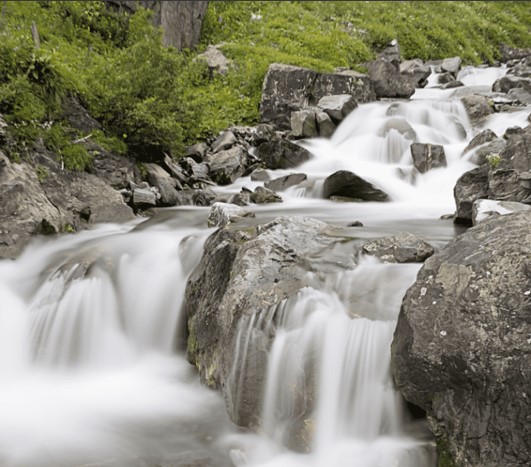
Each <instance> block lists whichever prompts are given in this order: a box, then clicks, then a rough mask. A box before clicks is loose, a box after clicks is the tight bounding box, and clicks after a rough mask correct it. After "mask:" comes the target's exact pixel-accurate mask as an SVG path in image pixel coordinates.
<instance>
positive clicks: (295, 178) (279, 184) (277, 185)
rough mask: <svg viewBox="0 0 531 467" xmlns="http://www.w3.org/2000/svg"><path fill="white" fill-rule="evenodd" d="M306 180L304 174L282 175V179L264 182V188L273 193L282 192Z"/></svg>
mask: <svg viewBox="0 0 531 467" xmlns="http://www.w3.org/2000/svg"><path fill="white" fill-rule="evenodd" d="M307 178H308V177H307V175H306V174H300V173H299V174H289V175H284V176H283V177H278V178H275V179H274V180H269V181H266V182H265V183H264V186H265V187H266V188H269V189H270V190H273V191H284V190H287V189H288V188H290V187H292V186H295V185H298V184H299V183H302V182H304V180H306V179H307Z"/></svg>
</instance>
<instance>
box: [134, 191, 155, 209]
mask: <svg viewBox="0 0 531 467" xmlns="http://www.w3.org/2000/svg"><path fill="white" fill-rule="evenodd" d="M156 205H157V197H156V196H155V193H153V191H151V190H149V189H146V188H137V189H136V190H134V191H133V206H135V207H137V208H139V207H145V206H156Z"/></svg>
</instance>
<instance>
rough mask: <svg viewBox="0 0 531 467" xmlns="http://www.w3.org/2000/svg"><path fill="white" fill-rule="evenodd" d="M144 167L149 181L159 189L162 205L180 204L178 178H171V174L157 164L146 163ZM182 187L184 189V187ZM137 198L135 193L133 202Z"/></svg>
mask: <svg viewBox="0 0 531 467" xmlns="http://www.w3.org/2000/svg"><path fill="white" fill-rule="evenodd" d="M144 169H145V171H146V177H147V180H148V182H149V183H150V184H151V185H153V186H154V187H156V188H157V189H158V190H159V193H160V205H162V206H175V205H176V204H180V202H179V201H180V199H179V193H177V190H176V188H177V180H176V179H174V178H171V176H170V174H169V173H168V172H166V171H165V170H164V169H163V168H162V167H161V166H160V165H157V164H151V163H147V164H144ZM180 188H181V189H182V187H180ZM135 199H136V198H135V195H134V193H133V203H135Z"/></svg>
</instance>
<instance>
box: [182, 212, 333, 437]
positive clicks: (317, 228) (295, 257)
mask: <svg viewBox="0 0 531 467" xmlns="http://www.w3.org/2000/svg"><path fill="white" fill-rule="evenodd" d="M338 232H340V230H339V229H338V228H337V227H332V226H330V225H328V224H325V223H324V222H321V221H317V220H314V219H306V218H302V217H280V218H277V219H275V220H274V221H273V222H271V223H268V224H265V225H258V226H251V227H250V226H248V225H242V226H240V224H239V223H237V224H231V225H229V226H228V227H226V228H223V229H220V230H217V231H216V232H214V233H213V234H212V235H211V236H210V237H209V238H208V240H207V241H206V243H205V246H204V252H203V257H202V258H201V261H200V263H199V265H198V266H197V267H196V269H195V270H194V271H193V273H192V274H191V276H190V278H189V280H188V283H187V285H186V292H185V298H184V303H183V312H184V313H185V316H186V318H187V323H188V332H189V337H188V346H187V358H188V360H189V361H190V362H191V363H192V364H194V365H195V366H196V368H197V369H198V371H199V376H200V379H201V381H202V382H203V383H205V384H207V385H208V386H210V387H213V388H217V389H219V390H221V391H222V392H223V395H224V399H225V404H226V406H227V411H228V413H229V416H230V418H231V419H232V420H233V421H234V423H236V424H237V425H240V426H246V427H249V426H254V427H256V426H259V422H260V414H261V409H262V396H263V393H262V391H263V388H264V382H265V377H266V374H267V371H266V366H267V355H268V349H269V348H270V342H271V339H272V338H273V336H272V335H271V333H269V332H268V331H267V330H264V329H263V328H260V327H257V328H249V327H248V326H249V324H248V323H250V321H251V320H255V319H256V320H263V319H266V317H267V316H270V315H269V313H270V312H271V310H274V309H275V307H276V306H278V305H279V304H280V303H281V302H282V301H283V300H286V299H289V298H290V297H294V296H295V295H296V294H297V293H298V291H299V290H300V289H301V288H302V287H304V286H306V285H308V283H307V280H308V271H309V270H311V271H312V273H314V275H315V276H317V275H319V274H324V273H323V272H321V271H322V267H323V265H321V264H320V263H319V262H316V261H315V259H314V258H313V255H314V254H315V253H316V252H317V251H319V252H321V253H322V252H323V250H325V249H326V248H327V247H330V246H331V245H332V244H334V243H335V242H337V241H338V235H337V234H336V235H335V236H334V233H338ZM339 238H342V237H339ZM241 332H243V333H245V334H244V335H247V332H251V333H252V335H251V339H250V340H249V346H248V347H245V343H242V345H241V346H240V345H237V343H238V342H240V340H239V335H240V333H241ZM238 348H240V349H241V353H238ZM243 355H245V357H246V358H245V360H243V358H242V357H243ZM302 415H304V414H301V416H302Z"/></svg>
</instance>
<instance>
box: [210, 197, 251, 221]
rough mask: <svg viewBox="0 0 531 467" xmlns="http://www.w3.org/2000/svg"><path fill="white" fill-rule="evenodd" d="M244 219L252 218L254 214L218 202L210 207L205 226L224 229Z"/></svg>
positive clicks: (233, 205)
mask: <svg viewBox="0 0 531 467" xmlns="http://www.w3.org/2000/svg"><path fill="white" fill-rule="evenodd" d="M244 217H254V213H253V212H251V211H248V210H247V209H244V208H242V207H240V206H236V205H235V204H228V203H219V202H218V203H214V204H213V205H212V208H211V209H210V214H209V215H208V220H207V224H208V226H209V227H225V226H226V225H228V224H230V223H234V222H238V221H239V220H241V219H243V218H244Z"/></svg>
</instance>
